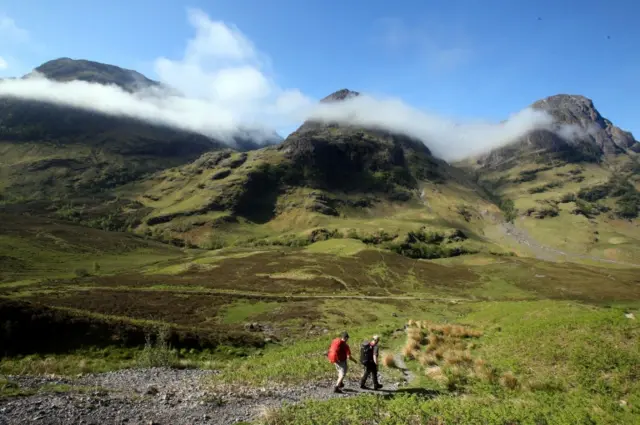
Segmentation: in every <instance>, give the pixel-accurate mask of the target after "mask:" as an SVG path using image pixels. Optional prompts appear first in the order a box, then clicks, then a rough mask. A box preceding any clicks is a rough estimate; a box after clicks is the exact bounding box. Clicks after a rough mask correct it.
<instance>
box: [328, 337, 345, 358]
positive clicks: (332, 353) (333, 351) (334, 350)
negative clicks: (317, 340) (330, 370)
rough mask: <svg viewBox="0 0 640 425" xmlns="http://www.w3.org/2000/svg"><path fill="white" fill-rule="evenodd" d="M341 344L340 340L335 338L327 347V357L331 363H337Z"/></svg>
mask: <svg viewBox="0 0 640 425" xmlns="http://www.w3.org/2000/svg"><path fill="white" fill-rule="evenodd" d="M341 344H342V340H341V339H340V338H336V339H334V340H333V341H331V345H330V346H329V354H328V355H327V357H328V358H329V361H330V362H331V363H335V362H337V361H338V350H339V349H340V345H341Z"/></svg>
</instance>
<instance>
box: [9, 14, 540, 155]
mask: <svg viewBox="0 0 640 425" xmlns="http://www.w3.org/2000/svg"><path fill="white" fill-rule="evenodd" d="M188 18H189V22H190V23H191V25H192V26H193V27H194V30H195V36H194V38H192V39H191V40H188V42H187V45H186V48H185V52H184V55H183V57H182V58H180V59H177V60H173V59H168V58H164V57H162V58H158V59H157V60H156V62H155V69H156V73H157V74H158V76H159V77H160V80H161V81H162V82H163V83H165V84H166V85H168V86H170V87H172V88H175V89H177V90H178V91H179V92H180V93H182V95H178V94H176V93H175V91H173V90H172V91H169V90H164V89H162V88H153V89H146V90H144V91H141V92H137V93H129V92H126V91H124V90H122V89H120V88H118V87H116V86H102V85H99V84H91V83H86V82H81V81H71V82H64V83H63V82H54V81H49V80H47V79H45V78H42V76H38V75H33V76H32V77H31V78H28V79H18V80H4V81H1V82H0V96H12V97H16V98H22V99H30V100H39V101H46V102H52V103H56V104H61V105H67V106H73V107H78V108H83V109H88V110H94V111H99V112H102V113H105V114H111V115H117V116H127V117H133V118H138V119H142V120H146V121H149V122H153V123H162V124H166V125H169V126H173V127H176V128H181V129H185V130H190V131H195V132H199V133H202V134H205V135H208V136H212V137H215V138H218V139H221V140H230V137H229V136H230V135H232V134H233V133H234V132H236V131H238V130H241V129H242V130H245V129H247V128H254V129H257V130H262V131H263V132H264V134H265V135H269V136H270V134H271V131H272V129H274V128H279V129H281V128H291V127H293V126H294V125H298V124H300V123H301V122H302V121H303V120H305V119H307V118H313V119H318V120H327V121H338V122H344V123H351V124H358V125H363V126H374V127H379V128H383V129H386V130H389V131H395V132H401V133H406V134H408V135H411V136H413V137H416V138H418V139H421V140H423V141H424V142H425V143H426V144H427V145H428V146H429V147H430V148H431V149H432V150H433V151H434V153H436V154H438V155H440V156H442V157H443V158H445V159H459V158H462V157H465V156H469V155H474V154H479V153H482V152H485V151H486V150H488V149H490V148H493V147H497V146H500V145H502V144H505V143H508V142H510V141H512V140H514V139H516V138H518V137H521V136H523V135H524V134H526V133H527V132H529V131H531V130H535V129H551V128H552V126H553V120H552V118H551V116H549V115H547V114H545V113H542V112H540V111H534V110H530V109H526V110H524V111H522V112H519V113H517V114H515V115H513V116H512V117H510V118H509V120H507V121H506V122H503V123H500V124H492V123H486V122H467V123H458V122H456V121H455V120H453V119H448V118H444V117H440V116H438V115H434V114H430V113H426V112H422V111H419V110H417V109H414V108H412V107H410V106H408V105H406V104H404V103H402V102H401V101H400V100H397V99H375V98H372V97H368V96H359V97H355V98H351V99H349V100H347V101H345V102H342V103H333V104H318V103H317V102H316V101H315V100H313V99H310V98H309V97H307V96H305V95H304V94H303V93H302V92H300V91H299V90H297V89H283V88H281V87H280V86H279V85H278V84H276V82H275V81H274V80H273V78H271V77H270V75H269V74H268V73H267V72H266V71H265V69H264V68H265V66H264V64H265V63H266V62H268V58H266V57H265V56H264V55H262V54H261V53H260V52H259V51H258V50H257V49H256V47H255V46H254V45H253V43H251V41H250V40H249V39H248V38H247V37H246V36H245V35H244V34H242V33H241V32H240V30H239V29H238V28H236V27H234V26H232V25H227V24H225V23H224V22H220V21H212V20H211V19H209V18H208V17H207V15H206V14H204V13H203V12H201V11H197V10H190V11H189V13H188ZM401 38H402V37H401V35H398V39H401ZM456 57H457V56H456V55H455V54H453V55H452V59H450V60H451V61H453V62H455V61H456V60H457V59H456ZM254 134H257V133H254Z"/></svg>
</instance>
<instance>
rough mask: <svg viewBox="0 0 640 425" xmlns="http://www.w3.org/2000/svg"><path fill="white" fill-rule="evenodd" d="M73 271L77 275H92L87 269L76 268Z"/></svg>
mask: <svg viewBox="0 0 640 425" xmlns="http://www.w3.org/2000/svg"><path fill="white" fill-rule="evenodd" d="M73 273H74V274H75V275H76V277H89V276H91V273H89V271H88V270H87V269H82V268H79V269H75V270H74V271H73Z"/></svg>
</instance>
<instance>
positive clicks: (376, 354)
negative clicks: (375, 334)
mask: <svg viewBox="0 0 640 425" xmlns="http://www.w3.org/2000/svg"><path fill="white" fill-rule="evenodd" d="M373 362H374V363H375V364H376V365H377V364H378V346H377V345H376V346H375V347H374V348H373Z"/></svg>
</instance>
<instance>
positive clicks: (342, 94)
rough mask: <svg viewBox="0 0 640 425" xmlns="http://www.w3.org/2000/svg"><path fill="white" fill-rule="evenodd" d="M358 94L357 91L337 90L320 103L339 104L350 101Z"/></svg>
mask: <svg viewBox="0 0 640 425" xmlns="http://www.w3.org/2000/svg"><path fill="white" fill-rule="evenodd" d="M359 95H360V93H359V92H357V91H352V90H349V89H341V90H338V91H336V92H333V93H331V94H330V95H329V96H327V97H325V98H324V99H322V100H321V101H320V102H323V103H327V102H340V101H343V100H346V99H350V98H352V97H356V96H359Z"/></svg>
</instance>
